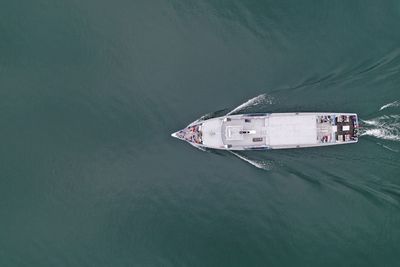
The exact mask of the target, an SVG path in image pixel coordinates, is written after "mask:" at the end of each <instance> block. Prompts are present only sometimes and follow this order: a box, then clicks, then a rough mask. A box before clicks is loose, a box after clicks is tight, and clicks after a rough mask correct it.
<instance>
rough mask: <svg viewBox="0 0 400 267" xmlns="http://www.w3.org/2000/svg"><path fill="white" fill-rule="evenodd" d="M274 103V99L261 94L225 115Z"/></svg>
mask: <svg viewBox="0 0 400 267" xmlns="http://www.w3.org/2000/svg"><path fill="white" fill-rule="evenodd" d="M273 103H274V98H273V97H272V96H268V95H267V94H261V95H258V96H256V97H253V98H252V99H249V100H247V101H246V102H244V103H243V104H241V105H239V106H237V107H236V108H234V109H233V110H231V111H230V112H229V113H228V114H226V115H231V114H232V113H236V112H239V111H241V110H244V109H247V108H250V107H255V106H258V105H261V104H269V105H271V104H273Z"/></svg>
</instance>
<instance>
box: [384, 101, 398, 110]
mask: <svg viewBox="0 0 400 267" xmlns="http://www.w3.org/2000/svg"><path fill="white" fill-rule="evenodd" d="M398 106H400V101H399V100H396V101H394V102H392V103H389V104H385V105H383V106H382V107H381V108H380V109H379V110H383V109H385V108H390V107H398Z"/></svg>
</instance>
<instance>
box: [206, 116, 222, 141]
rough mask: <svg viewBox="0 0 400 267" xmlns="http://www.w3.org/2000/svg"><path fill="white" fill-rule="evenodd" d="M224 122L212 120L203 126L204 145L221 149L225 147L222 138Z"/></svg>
mask: <svg viewBox="0 0 400 267" xmlns="http://www.w3.org/2000/svg"><path fill="white" fill-rule="evenodd" d="M221 127H222V120H220V119H211V120H207V121H205V122H204V123H203V126H202V133H203V135H202V138H203V145H205V146H208V147H221V146H223V145H224V144H223V142H222V136H221Z"/></svg>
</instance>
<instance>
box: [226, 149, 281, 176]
mask: <svg viewBox="0 0 400 267" xmlns="http://www.w3.org/2000/svg"><path fill="white" fill-rule="evenodd" d="M229 152H231V153H232V154H233V155H235V156H236V157H238V158H239V159H241V160H243V161H245V162H247V163H249V164H251V165H253V166H254V167H256V168H258V169H262V170H266V171H270V170H272V169H273V167H274V162H273V161H270V160H254V159H250V158H248V157H246V156H243V155H240V154H239V153H238V152H233V151H231V150H230V151H229Z"/></svg>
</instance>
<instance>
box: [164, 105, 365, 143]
mask: <svg viewBox="0 0 400 267" xmlns="http://www.w3.org/2000/svg"><path fill="white" fill-rule="evenodd" d="M171 136H173V137H176V138H178V139H181V140H184V141H187V142H189V143H190V144H191V145H194V146H196V147H201V148H212V149H224V150H263V149H285V148H301V147H316V146H329V145H340V144H350V143H356V142H357V141H358V117H357V114H354V113H327V112H324V113H300V112H297V113H255V114H241V115H227V116H222V117H217V118H212V119H208V120H203V121H195V122H193V123H191V124H189V125H188V126H187V127H186V128H184V129H182V130H180V131H177V132H175V133H173V134H171Z"/></svg>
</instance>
